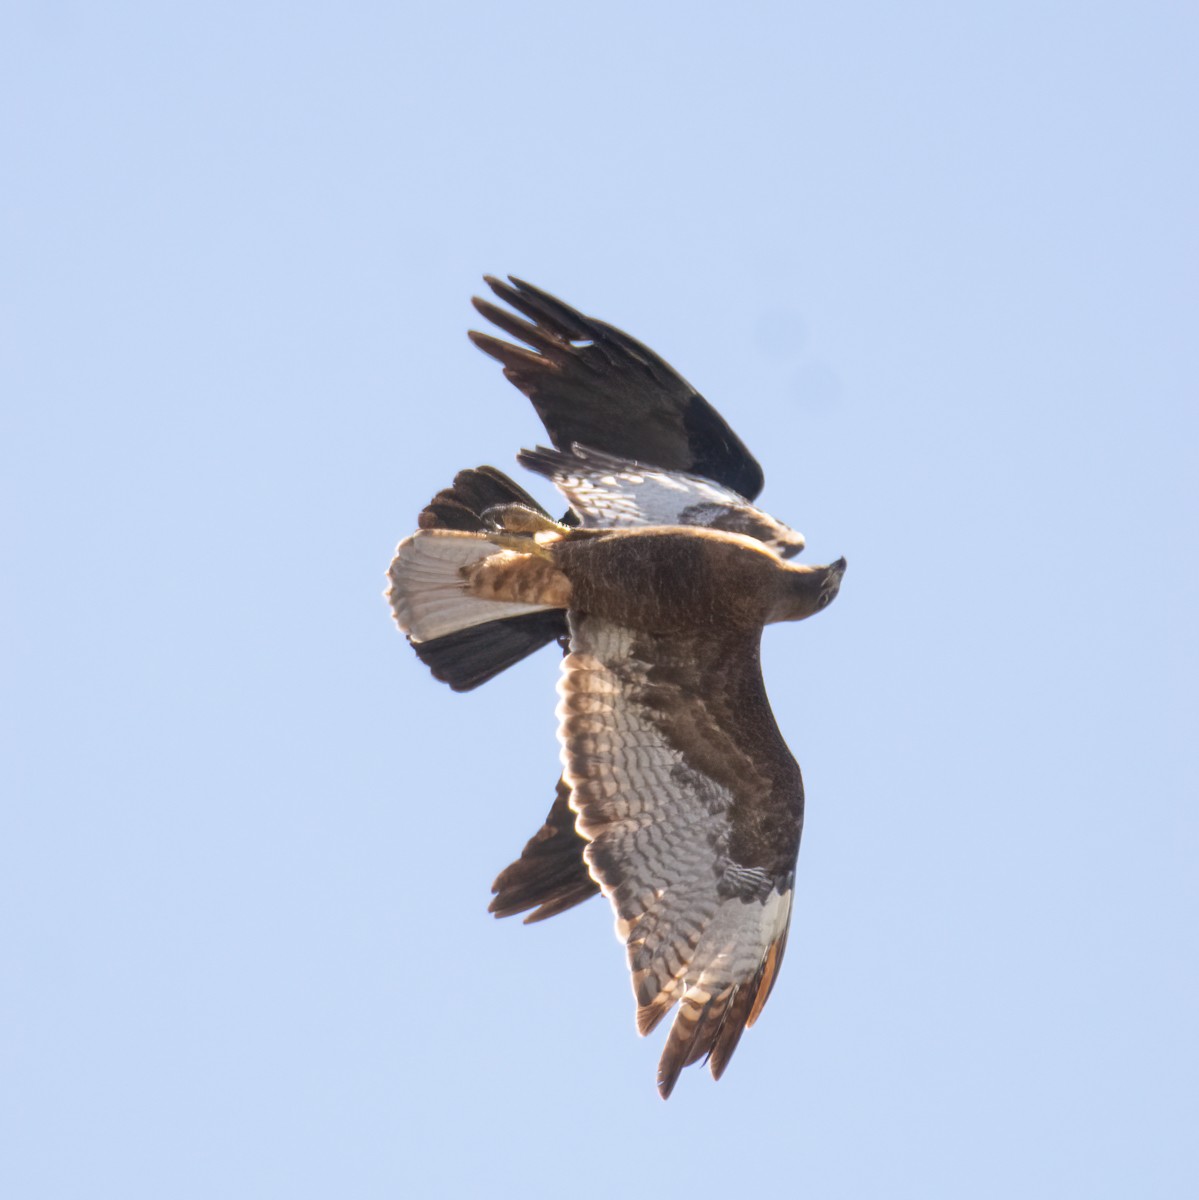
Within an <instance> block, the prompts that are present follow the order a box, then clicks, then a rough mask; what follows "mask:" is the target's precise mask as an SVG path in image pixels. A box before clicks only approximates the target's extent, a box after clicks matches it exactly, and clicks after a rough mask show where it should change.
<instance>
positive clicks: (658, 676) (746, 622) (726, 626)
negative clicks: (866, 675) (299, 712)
mask: <svg viewBox="0 0 1199 1200" xmlns="http://www.w3.org/2000/svg"><path fill="white" fill-rule="evenodd" d="M521 519H522V524H525V525H528V524H530V522H529V520H528V514H527V510H522V518H521ZM543 521H544V523H543V527H542V529H541V530H540V532H532V533H530V532H523V533H520V534H514V533H511V532H508V531H505V530H503V529H499V530H495V531H493V532H491V533H473V534H472V533H467V532H457V531H449V530H426V531H422V532H420V533H417V534H415V535H413V537H411V538H409V539H407V540H406V541H405V542H403V543H401V545H400V548H399V550H398V552H397V555H396V559H395V562H394V563H393V564H392V568H391V579H392V589H391V598H392V603H393V607H394V609H395V612H396V616H397V620H398V621H399V623H400V626H401V628H402V629H404V631H405V632H407V633H408V634H409V636H411V637H413V638H414V639H416V640H418V641H419V640H420V639H421V638H422V637H423V636H424V634H425V632H426V630H427V629H428V628H433V629H437V628H440V625H439V624H437V623H438V622H440V621H442V620H443V619H444V617H443V607H442V606H446V607H450V608H452V610H453V612H454V614H455V617H454V619H455V620H456V621H459V622H462V623H466V624H469V623H471V622H476V623H477V622H481V621H483V620H485V619H486V617H487V615H488V606H489V605H511V604H520V605H545V606H547V607H553V608H564V609H566V610H567V616H568V622H569V628H570V652H569V653H568V654H567V656H566V658H565V659H564V660H563V664H562V680H561V683H560V686H559V691H560V693H561V703H560V705H559V709H558V715H559V719H560V727H559V738H560V740H561V742H562V745H563V759H564V764H565V770H564V772H563V782H562V784H561V785H560V788H562V787H564V788H566V789H568V792H569V805H570V808H571V809H572V810H573V811H574V813H575V814H576V815H577V817H576V822H575V826H576V836H581V837H582V838H583V839H585V841H586V846H585V849H584V859H585V861H586V864H587V866H588V869H589V872H590V875H591V877H592V878H593V879H594V881H595V882H596V883H597V884H598V885H599V887H600V889H601V890H602V891H603V892H604V894H605V895H606V896H607V897H608V899H609V900H610V902H611V904H612V906H613V910H614V912H615V914H616V919H617V931H618V934H619V936H620V937H621V939H622V940H623V941H624V942H625V944H626V946H627V950H628V959H629V969H630V971H631V974H632V980H633V990H634V994H635V996H636V1000H637V1023H638V1028H639V1030H640V1031H641V1032H642V1033H647V1032H649V1031H650V1030H651V1029H653V1028H654V1027H655V1026H656V1025H657V1024H658V1022H659V1021H660V1020H661V1019H662V1017H663V1016H665V1015H666V1013H667V1012H669V1011H670V1009H671V1008H673V1007H674V1006H675V1005H676V1004H677V1005H678V1006H679V1013H678V1015H677V1017H676V1019H675V1022H674V1025H673V1026H672V1029H671V1032H670V1034H669V1036H668V1038H667V1042H666V1047H665V1050H664V1052H663V1056H662V1060H661V1063H660V1065H659V1088H660V1090H661V1092H662V1094H663V1095H664V1096H665V1095H669V1094H670V1091H671V1089H672V1088H673V1087H674V1084H675V1081H676V1080H677V1078H678V1074H679V1072H680V1071H681V1070H682V1069H683V1067H685V1066H687V1065H688V1064H690V1063H692V1062H696V1061H698V1060H699V1059H700V1058H705V1057H707V1058H710V1060H711V1065H712V1070H713V1073H714V1074H716V1075H719V1074H720V1073H721V1072H722V1071H723V1070H724V1067H725V1065H726V1064H727V1062H728V1059H729V1056H730V1055H731V1054H732V1051H733V1049H734V1048H735V1046H736V1044H737V1040H738V1039H739V1037H740V1035H741V1031H742V1030H743V1029H744V1028H745V1026H746V1025H747V1024H749V1023H751V1020H752V1019H754V1018H756V1015H757V1013H758V1012H760V1010H761V1006H762V1004H763V1003H764V1002H765V998H766V995H767V994H768V993H769V990H770V987H771V986H772V985H773V981H774V978H775V975H776V973H777V969H778V965H779V963H780V961H781V959H782V952H783V946H784V944H785V939H786V931H787V926H788V923H789V918H790V909H791V894H792V883H793V879H794V870H795V860H796V855H797V853H798V850H799V839H800V833H801V830H802V826H803V783H802V779H801V777H800V773H799V768H798V766H797V765H796V763H795V761H794V759H793V758H792V757H791V755H790V753H789V752H788V750H787V747H786V745H785V743H784V742H783V739H782V736H781V734H780V733H779V730H778V727H777V726H776V725H775V722H774V718H773V716H772V715H771V712H770V705H769V702H768V700H767V698H766V692H765V688H764V685H763V682H762V673H761V667H760V664H759V658H758V646H759V642H760V638H761V632H762V628H763V626H764V625H766V624H768V623H770V622H774V621H789V620H800V619H803V618H804V617H807V616H810V615H812V614H813V613H815V612H818V611H819V610H820V609H822V608H824V607H825V606H826V605H827V604H828V603H829V602H830V601H831V600H832V599H833V598H834V597H835V596H836V594H837V590H838V588H839V586H840V582H841V577H842V574H843V573H844V569H845V563H844V560H839V561H838V562H836V563H833V564H831V565H830V566H827V567H809V566H800V565H797V564H791V563H788V562H785V561H784V560H783V559H781V558H779V557H778V556H777V555H776V554H775V553H773V552H772V551H771V550H769V549H768V548H766V547H765V546H763V545H762V544H760V543H759V542H756V541H754V540H753V539H751V538H748V537H746V536H744V535H742V534H732V533H725V532H722V531H715V530H708V529H694V528H688V527H681V526H680V527H651V528H635V529H625V530H612V531H603V530H573V531H572V530H566V529H563V528H561V527H560V526H556V525H555V524H554V523H553V522H550V521H548V519H543ZM531 524H532V525H533V526H535V525H536V521H533V522H531ZM442 567H444V570H442V573H441V574H440V575H438V570H439V569H440V568H442ZM430 593H436V594H437V596H438V597H439V599H440V601H441V605H439V606H436V607H431V606H429V605H427V604H426V602H425V597H426V595H428V594H430ZM426 622H428V623H430V624H428V625H427V624H426ZM561 794H562V793H561V791H560V792H559V799H560V798H561ZM553 815H554V814H553V812H551V818H553ZM562 828H563V823H562V820H561V812H560V810H559V815H558V820H557V821H556V822H554V823H553V824H552V826H551V830H550V833H549V834H548V836H547V837H546V838H545V839H544V841H543V842H538V841H537V839H535V840H534V843H531V844H530V847H529V848H527V850H526V856H523V857H522V860H521V861H522V862H524V863H527V864H529V866H530V868H531V867H532V864H533V863H534V862H537V866H538V868H548V867H549V866H550V865H551V864H552V865H553V867H554V868H555V869H556V870H557V871H558V872H560V874H558V875H557V879H558V881H559V885H558V890H557V891H549V890H541V891H535V892H534V893H533V895H536V896H538V897H540V898H539V899H538V903H539V904H540V905H541V906H543V907H544V908H545V911H544V912H541V911H539V912H538V914H537V915H539V916H543V915H550V910H553V911H558V910H560V909H561V908H562V907H566V906H568V905H569V904H570V903H574V902H577V900H578V899H582V898H584V894H585V889H584V888H582V887H580V884H579V880H578V877H577V876H576V875H572V874H571V873H570V871H569V868H568V867H567V866H566V864H567V863H568V861H569V856H568V854H567V853H566V852H565V847H566V842H565V841H564V840H563V839H562ZM539 851H540V852H539ZM539 859H544V860H545V861H544V862H540V861H538V860H539ZM564 868H565V869H564ZM505 874H506V875H508V884H509V886H510V888H511V891H510V893H509V896H510V900H509V905H511V906H513V907H514V906H515V905H517V904H521V903H523V901H524V900H525V899H526V898H529V893H528V891H527V878H525V877H522V871H521V868H520V864H514V866H513V867H511V868H509V870H508V872H506V873H505ZM544 877H545V875H544V874H539V875H538V878H544ZM501 879H503V877H501Z"/></svg>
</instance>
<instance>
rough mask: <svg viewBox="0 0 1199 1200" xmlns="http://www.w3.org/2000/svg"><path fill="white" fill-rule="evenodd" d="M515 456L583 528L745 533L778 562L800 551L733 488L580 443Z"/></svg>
mask: <svg viewBox="0 0 1199 1200" xmlns="http://www.w3.org/2000/svg"><path fill="white" fill-rule="evenodd" d="M516 457H517V461H518V462H519V463H520V465H521V466H522V467H527V468H528V469H529V470H530V471H535V472H536V473H537V474H538V475H544V476H545V477H546V478H547V479H549V480H551V481H552V482H553V484H554V486H555V487H556V488H557V489H558V490H559V491H560V492H561V493H562V494H563V495H564V496H565V497H566V499H567V500H568V501H569V503H570V506H571V508H572V509H573V510H574V512H575V513H577V514H578V516H579V519H580V521H581V523H582V525H583V527H584V528H593V529H626V528H628V527H630V526H633V525H700V526H705V527H706V528H709V529H723V530H726V531H727V532H729V533H744V534H747V535H748V536H750V537H753V538H757V540H758V541H760V542H765V543H766V545H768V546H770V547H771V548H772V549H773V550H774V551H775V553H777V554H779V555H780V556H781V557H783V558H790V557H792V555H795V554H798V553H799V552H800V551H801V550H802V549H803V547H804V539H803V534H801V533H797V532H796V531H795V530H794V529H791V528H789V527H788V526H786V525H784V524H783V523H782V522H781V521H776V520H775V519H774V517H772V516H770V514H769V513H764V512H762V510H761V509H759V508H755V507H754V506H753V505H752V504H750V503H749V501H748V500H746V499H745V497H744V496H740V495H738V494H737V493H736V492H734V491H733V490H732V488H727V487H724V486H723V485H722V484H719V483H713V482H712V481H711V480H709V479H702V478H701V477H700V476H698V475H688V474H687V473H686V472H685V471H667V470H664V469H662V468H660V467H656V466H651V465H649V464H647V463H641V462H633V461H630V460H629V459H625V458H617V457H616V456H615V455H612V454H604V453H603V452H602V451H599V450H593V449H591V447H589V446H580V445H579V444H578V443H576V444H575V445H574V446H573V447H571V450H570V452H569V453H566V452H564V451H561V450H547V449H546V448H545V447H544V446H538V448H537V449H536V450H522V451H521V452H520V453H519V454H518V455H517V456H516Z"/></svg>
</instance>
